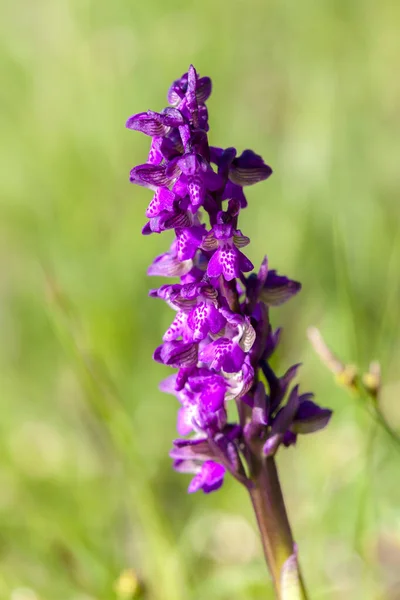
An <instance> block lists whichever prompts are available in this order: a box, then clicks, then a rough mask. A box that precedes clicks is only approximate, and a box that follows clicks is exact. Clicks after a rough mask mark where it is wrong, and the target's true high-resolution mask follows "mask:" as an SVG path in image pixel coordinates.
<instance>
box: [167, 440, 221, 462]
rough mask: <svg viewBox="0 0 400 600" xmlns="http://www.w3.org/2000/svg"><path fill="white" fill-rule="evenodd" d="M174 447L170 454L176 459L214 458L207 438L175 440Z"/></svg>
mask: <svg viewBox="0 0 400 600" xmlns="http://www.w3.org/2000/svg"><path fill="white" fill-rule="evenodd" d="M173 444H174V447H173V448H172V450H171V451H170V453H169V455H170V457H171V458H173V459H174V460H201V461H203V460H204V461H206V460H209V459H211V458H213V453H212V451H211V450H210V446H209V444H208V441H207V439H206V438H193V439H188V440H181V439H178V440H174V442H173Z"/></svg>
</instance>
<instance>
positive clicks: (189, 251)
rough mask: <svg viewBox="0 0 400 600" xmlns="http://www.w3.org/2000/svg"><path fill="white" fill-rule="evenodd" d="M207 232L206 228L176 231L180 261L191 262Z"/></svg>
mask: <svg viewBox="0 0 400 600" xmlns="http://www.w3.org/2000/svg"><path fill="white" fill-rule="evenodd" d="M205 233H206V231H205V229H204V227H199V226H195V227H185V228H178V229H177V230H176V239H177V244H176V251H177V256H178V258H179V260H189V259H192V258H193V257H194V255H195V254H196V251H197V249H198V248H199V247H200V245H201V242H202V239H203V237H204V235H205Z"/></svg>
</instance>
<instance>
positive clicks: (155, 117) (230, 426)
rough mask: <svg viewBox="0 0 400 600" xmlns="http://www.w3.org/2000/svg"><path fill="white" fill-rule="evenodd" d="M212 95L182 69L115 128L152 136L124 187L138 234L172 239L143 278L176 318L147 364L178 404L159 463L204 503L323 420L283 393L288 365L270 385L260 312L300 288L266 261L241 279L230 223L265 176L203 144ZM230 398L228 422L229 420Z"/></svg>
mask: <svg viewBox="0 0 400 600" xmlns="http://www.w3.org/2000/svg"><path fill="white" fill-rule="evenodd" d="M211 91H212V83H211V79H210V78H209V77H200V76H199V75H198V74H197V72H196V70H195V68H194V67H193V66H192V65H191V66H190V67H189V69H188V71H187V73H184V74H183V75H182V76H181V77H180V78H179V79H176V80H175V81H174V82H173V83H172V85H171V87H170V88H169V91H168V94H167V99H168V102H169V104H170V106H168V107H166V108H165V109H163V110H162V111H160V112H154V111H151V110H148V111H147V112H141V113H136V114H133V115H132V116H131V117H129V119H128V120H127V122H126V127H127V129H129V130H133V131H138V132H140V133H143V134H145V135H147V136H149V137H150V138H151V143H150V150H149V154H148V159H147V162H144V163H143V164H140V165H137V166H135V167H133V168H132V169H131V171H130V181H131V182H132V183H134V184H136V185H140V186H142V187H145V188H147V189H149V190H151V191H152V192H153V196H152V198H151V200H150V203H149V205H148V207H147V210H146V212H145V214H146V217H147V219H148V221H147V222H146V223H145V225H144V226H143V229H142V233H143V234H144V235H150V234H163V233H164V232H165V231H170V232H173V233H174V235H175V237H174V240H173V242H172V245H171V246H170V248H169V250H167V251H166V252H164V253H163V254H161V255H159V256H157V257H156V258H155V259H154V260H153V262H152V264H151V265H150V266H149V269H148V274H149V275H151V276H157V277H172V278H175V281H174V282H172V283H164V284H163V285H161V286H160V287H159V288H157V289H152V290H151V291H150V293H149V295H150V296H151V297H153V298H159V299H161V300H163V301H164V302H166V304H167V305H168V306H169V307H170V308H171V309H172V310H173V311H175V314H174V317H173V319H172V322H171V323H170V325H169V327H168V329H167V330H166V331H165V333H164V335H163V337H162V343H161V344H160V345H159V346H158V348H156V350H155V352H154V360H155V361H157V362H159V363H161V364H162V365H165V366H167V367H170V368H174V369H176V370H177V371H176V372H175V373H174V374H173V375H171V376H169V377H167V379H165V380H164V381H163V382H162V383H161V385H160V388H161V390H162V391H163V392H166V393H169V394H172V395H173V396H175V401H176V402H177V412H178V418H177V430H178V434H179V436H181V437H180V438H178V439H176V440H175V441H174V442H173V448H172V450H171V452H170V456H171V458H172V459H173V461H174V462H173V465H174V468H175V469H176V471H179V472H182V473H190V474H192V476H193V478H192V480H191V482H190V484H189V488H188V491H189V493H192V492H196V491H199V490H201V491H203V492H204V493H206V494H208V493H210V492H212V491H215V490H217V489H219V488H220V487H221V485H222V484H223V481H224V478H225V474H226V473H227V472H229V473H230V474H231V475H232V476H233V477H235V478H236V479H237V480H238V481H240V482H241V483H242V484H244V485H246V486H248V487H251V485H252V481H251V468H252V467H251V465H252V460H253V459H252V457H254V455H257V456H258V458H259V459H260V457H262V456H273V455H274V454H275V453H276V452H277V451H278V449H279V448H280V447H282V446H286V447H288V446H293V445H294V444H295V443H296V441H297V437H298V435H300V434H308V433H312V432H314V431H318V430H319V429H322V428H323V427H325V426H326V425H327V423H328V422H329V420H330V418H331V414H332V413H331V411H330V410H329V409H326V408H321V407H319V406H318V405H317V404H315V402H314V400H313V397H312V394H307V393H306V394H304V393H300V391H299V387H298V385H294V378H295V376H296V375H297V371H298V367H299V365H293V366H291V367H289V369H287V370H286V372H284V373H283V374H280V375H278V374H277V373H276V372H275V371H274V370H273V369H272V367H271V365H270V358H271V356H272V354H273V353H274V351H275V349H276V347H277V346H278V344H279V340H280V335H281V330H280V329H279V328H278V329H276V330H273V329H272V326H271V323H270V319H269V314H270V310H271V309H273V308H274V307H276V306H279V305H281V304H283V303H284V302H286V301H288V300H290V299H291V298H292V297H294V296H295V295H296V294H297V293H298V292H299V291H300V289H301V285H300V283H299V282H297V281H294V280H291V279H289V278H287V277H285V276H283V275H279V274H278V273H277V271H276V270H272V269H270V268H269V265H268V260H267V257H265V258H264V260H263V261H262V263H261V266H260V269H259V270H258V273H250V272H251V271H252V270H253V268H254V267H253V264H252V262H251V261H250V260H249V258H248V257H247V256H246V255H245V253H244V252H243V250H244V249H245V248H246V247H247V246H248V245H249V244H250V238H249V237H248V236H247V235H245V233H243V232H242V231H241V229H240V228H239V224H238V221H239V217H240V212H241V210H242V209H243V208H245V207H246V206H247V199H246V195H245V191H244V190H245V189H247V188H248V187H250V186H252V185H254V184H256V183H259V182H261V181H265V180H266V179H268V178H269V177H270V176H271V174H272V169H271V167H270V166H268V165H267V164H266V163H265V162H264V160H263V159H262V157H261V156H260V155H259V154H256V153H255V152H253V151H252V150H249V149H246V150H244V151H243V152H238V151H237V149H236V148H234V147H229V148H219V147H217V146H210V145H209V143H208V133H207V132H208V131H209V123H208V110H207V107H206V104H205V103H206V101H207V100H208V98H209V96H210V94H211ZM249 273H250V274H249ZM176 279H177V280H178V281H176ZM231 400H234V403H233V404H236V407H237V412H238V414H237V420H236V421H233V422H230V421H229V419H228V414H230V413H231V411H228V403H229V402H230V401H231Z"/></svg>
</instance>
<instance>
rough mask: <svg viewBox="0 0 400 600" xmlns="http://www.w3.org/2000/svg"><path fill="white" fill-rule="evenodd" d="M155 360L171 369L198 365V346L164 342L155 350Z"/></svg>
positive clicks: (179, 342)
mask: <svg viewBox="0 0 400 600" xmlns="http://www.w3.org/2000/svg"><path fill="white" fill-rule="evenodd" d="M153 358H154V360H155V361H157V362H159V363H162V364H164V365H168V366H169V367H190V366H192V365H195V364H196V363H197V344H191V343H186V344H185V343H184V342H181V341H173V342H164V344H161V346H158V348H157V349H156V350H155V352H154V356H153Z"/></svg>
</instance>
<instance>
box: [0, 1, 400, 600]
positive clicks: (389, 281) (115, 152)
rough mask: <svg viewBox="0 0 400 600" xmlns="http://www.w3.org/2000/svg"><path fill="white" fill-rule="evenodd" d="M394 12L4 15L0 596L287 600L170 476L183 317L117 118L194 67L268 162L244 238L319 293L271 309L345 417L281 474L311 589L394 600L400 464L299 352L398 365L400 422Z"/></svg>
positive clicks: (245, 513) (239, 140)
mask: <svg viewBox="0 0 400 600" xmlns="http://www.w3.org/2000/svg"><path fill="white" fill-rule="evenodd" d="M399 18H400V4H398V3H395V2H394V1H391V0H383V1H382V2H380V3H377V2H372V0H371V1H370V0H367V1H363V2H361V1H359V0H355V1H353V2H344V1H341V2H336V1H335V2H334V1H324V2H313V1H311V0H303V2H300V3H293V2H285V1H283V2H282V1H280V0H270V1H268V2H264V1H262V0H255V1H253V2H251V3H245V2H244V1H243V0H232V1H231V2H229V3H226V2H221V3H218V2H211V0H204V1H203V2H201V3H200V2H199V3H189V2H186V3H184V2H181V1H178V0H171V1H169V2H168V3H166V2H162V1H161V0H158V1H155V2H150V3H145V2H142V3H139V2H129V1H128V0H117V1H116V2H106V1H105V0H99V1H97V2H94V1H93V0H70V1H67V0H57V2H55V1H54V0H53V1H51V0H35V2H28V1H27V0H16V1H15V2H7V3H3V4H2V5H1V8H0V40H1V41H0V67H1V72H2V85H1V88H0V98H1V101H2V102H1V105H2V110H1V111H0V124H1V140H2V144H1V162H0V164H1V178H0V186H1V221H0V264H1V270H0V322H1V339H2V343H1V345H0V367H1V372H0V393H1V407H2V410H1V419H0V432H1V439H0V453H1V454H0V456H1V466H0V562H1V569H0V597H1V598H5V599H6V598H11V599H12V600H38V599H39V600H54V599H57V600H64V599H65V600H94V599H97V600H100V599H101V600H102V599H109V598H114V597H116V592H115V589H114V582H115V581H116V580H117V578H118V577H119V574H120V573H121V571H123V570H124V569H126V568H133V569H134V570H135V571H136V572H137V573H138V574H139V576H140V577H141V578H142V579H143V582H144V587H145V590H147V596H146V597H147V598H151V599H153V598H154V599H157V600H158V599H159V600H200V599H202V600H203V599H204V598H212V599H215V600H225V599H228V598H229V599H230V600H234V599H239V598H240V599H241V598H249V599H250V598H251V599H258V598H260V599H261V598H266V597H272V589H271V587H270V586H269V583H268V579H267V576H266V571H265V567H264V564H263V560H262V556H261V552H260V547H259V544H258V540H257V537H256V532H255V528H254V522H253V517H252V515H251V511H250V507H249V502H248V499H247V498H246V494H245V492H244V491H243V490H241V489H239V488H238V486H237V485H236V484H235V483H233V482H230V481H228V482H227V484H226V486H225V487H224V489H223V490H221V492H218V494H214V495H212V496H211V497H203V496H201V495H196V496H190V497H188V496H187V495H186V493H185V486H186V485H187V483H188V481H187V479H186V478H185V477H184V476H180V475H177V474H174V473H173V472H172V471H171V469H170V461H169V459H168V449H169V446H170V440H171V438H173V437H174V435H175V413H176V405H175V402H174V400H173V398H171V397H167V396H163V395H161V394H160V393H159V392H158V389H157V382H158V381H159V380H160V379H161V377H162V376H164V374H165V371H164V370H163V369H162V368H161V367H160V366H159V365H155V364H153V363H152V361H151V354H152V350H153V348H154V347H155V346H156V345H157V344H158V341H159V339H160V336H161V334H162V332H163V330H164V328H165V326H166V324H167V323H168V321H169V319H170V318H171V315H170V314H169V311H168V309H167V308H166V307H164V306H162V305H161V304H160V303H157V301H155V300H150V299H148V298H147V289H148V288H149V287H150V286H153V287H154V285H155V283H156V282H154V281H149V280H148V279H147V278H146V268H147V265H148V263H149V262H150V261H151V259H152V258H153V257H154V256H155V255H156V254H157V253H160V252H161V251H163V250H164V248H165V247H166V245H167V241H166V239H165V237H164V236H154V237H151V238H145V239H143V238H142V237H141V235H140V229H141V226H142V224H143V222H144V209H145V206H146V204H147V202H148V201H149V194H148V192H147V191H145V190H141V189H139V188H133V187H130V186H129V184H128V172H129V168H130V167H131V166H133V165H134V164H135V163H139V162H143V161H144V160H145V157H146V152H147V147H148V140H147V139H145V138H144V136H143V137H141V136H140V134H136V135H135V134H134V133H132V132H128V131H125V129H124V121H125V119H126V117H127V116H129V115H130V114H132V113H134V112H139V111H141V110H146V109H147V108H153V109H155V110H156V109H160V108H162V107H163V106H164V105H165V100H164V98H165V94H166V90H167V88H168V86H169V84H170V82H171V81H172V80H173V79H174V78H176V77H177V76H179V75H180V74H181V73H182V72H184V71H185V70H186V69H187V67H188V65H189V64H190V63H191V62H193V63H194V64H195V65H196V67H197V68H198V70H199V71H200V73H201V74H208V75H210V76H211V77H212V78H213V81H214V92H213V95H212V98H211V99H210V102H209V110H210V120H211V141H212V143H214V144H216V145H222V146H223V145H225V146H228V145H235V146H237V147H238V148H240V149H243V148H246V147H251V148H254V150H256V151H257V152H259V153H261V154H262V155H263V156H264V157H265V159H266V160H267V162H269V163H270V164H271V165H272V166H273V168H274V171H275V174H274V176H273V177H272V178H271V179H270V180H269V181H268V182H267V183H265V184H260V185H259V186H256V187H255V188H254V189H251V190H249V201H250V202H249V204H250V205H249V208H248V210H247V211H246V213H245V214H243V220H242V230H243V231H244V232H245V233H246V234H247V235H250V236H251V238H252V244H251V246H250V247H249V254H250V257H251V258H252V260H253V261H254V262H255V263H258V262H259V261H260V260H261V258H262V256H263V254H264V253H268V256H269V259H270V263H271V264H272V265H273V266H274V267H275V268H278V269H279V270H280V271H281V272H284V273H287V274H289V275H290V276H293V277H294V278H297V279H299V280H301V281H302V282H303V286H304V287H303V291H302V293H301V294H300V296H299V297H298V298H296V299H295V300H293V301H292V302H291V303H290V304H289V305H288V306H287V307H284V308H283V309H281V310H276V312H275V313H274V315H273V319H274V322H275V323H276V324H278V323H282V324H283V325H284V326H285V330H286V335H285V337H284V342H283V346H282V349H281V351H280V355H279V365H280V368H281V369H282V370H283V369H284V368H285V367H287V366H288V365H289V364H290V363H291V362H293V361H296V362H297V361H298V360H302V361H303V362H304V367H303V371H302V373H301V377H302V382H303V389H313V390H314V391H315V392H316V393H317V395H318V399H319V400H320V401H321V403H323V404H324V405H326V406H330V407H332V408H333V409H334V410H335V417H334V419H333V421H332V424H331V425H330V427H329V428H328V429H327V430H326V431H325V432H323V433H320V434H318V435H315V436H312V437H310V438H308V439H307V438H303V439H302V440H300V443H299V446H298V448H297V449H296V450H292V449H291V450H288V451H286V452H285V453H283V452H282V455H281V456H280V458H279V464H280V468H281V472H282V479H283V485H284V488H285V491H286V494H287V498H288V506H289V510H290V514H291V517H292V521H293V527H294V530H295V534H296V539H297V541H298V543H299V546H300V549H301V560H302V564H303V567H304V571H305V575H306V579H307V581H308V583H309V587H310V589H311V590H312V592H313V593H312V597H313V598H334V599H335V598H352V599H354V600H358V599H360V600H361V599H363V600H365V599H366V600H368V599H372V598H374V599H376V598H393V599H395V598H398V597H399V594H400V592H399V585H400V583H399V582H400V580H399V576H398V573H399V566H400V519H399V512H398V507H399V505H400V488H399V485H398V464H399V462H398V460H399V457H398V455H396V453H395V452H394V451H393V449H392V448H391V446H390V444H389V441H388V440H387V439H385V438H384V437H382V435H380V434H379V435H378V436H377V437H376V438H375V440H374V444H373V446H372V451H370V450H368V448H369V446H370V438H371V435H373V424H372V423H371V422H370V421H369V420H368V418H367V417H366V416H365V413H364V412H363V410H362V408H361V407H360V406H358V405H357V402H356V400H354V399H352V398H351V397H349V396H347V395H346V394H345V393H344V392H342V391H340V390H338V389H336V388H335V387H334V385H333V383H332V380H331V377H330V375H329V374H328V373H327V372H325V371H324V369H323V367H322V366H321V365H320V363H319V362H318V360H317V358H315V357H314V356H313V354H312V352H311V350H310V348H309V346H308V343H307V341H306V336H305V331H306V328H307V326H309V325H311V324H316V325H318V326H319V327H320V328H321V329H322V330H323V332H324V334H325V337H326V338H327V339H328V341H329V342H330V343H331V344H332V345H333V346H334V347H335V349H336V350H337V351H339V352H340V354H341V356H342V358H343V359H344V360H348V361H357V362H359V363H360V364H361V365H362V366H363V367H366V365H367V362H368V360H369V359H372V358H379V359H381V360H382V362H383V373H384V379H385V381H386V383H387V385H386V389H385V390H384V392H385V393H384V397H383V401H384V408H385V410H386V412H387V414H388V416H389V418H390V419H391V421H392V422H393V424H394V425H397V426H398V427H399V426H400V412H399V408H398V395H399V390H400V380H399V365H400V346H399V295H400V234H399V219H400V208H399V189H400V186H399V183H400V181H399V178H400V177H399V173H400V169H399V165H398V163H399V158H398V157H399V149H400V148H399V137H400V125H399V117H398V107H399V104H400V79H399V78H398V57H399V54H400V38H399V36H398V22H399ZM167 237H168V236H167ZM268 594H269V595H268Z"/></svg>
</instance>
